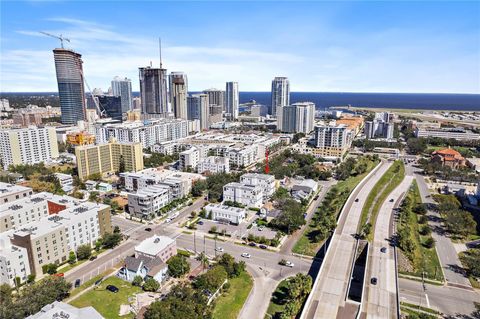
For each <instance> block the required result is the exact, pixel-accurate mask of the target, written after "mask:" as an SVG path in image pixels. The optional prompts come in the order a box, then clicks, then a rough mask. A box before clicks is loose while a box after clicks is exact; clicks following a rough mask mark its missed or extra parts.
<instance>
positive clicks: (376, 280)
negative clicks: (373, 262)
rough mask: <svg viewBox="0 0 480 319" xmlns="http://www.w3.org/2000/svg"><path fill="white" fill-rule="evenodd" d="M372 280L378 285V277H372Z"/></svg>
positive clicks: (373, 283)
mask: <svg viewBox="0 0 480 319" xmlns="http://www.w3.org/2000/svg"><path fill="white" fill-rule="evenodd" d="M370 282H371V283H372V285H376V284H377V282H378V279H377V277H372V279H370Z"/></svg>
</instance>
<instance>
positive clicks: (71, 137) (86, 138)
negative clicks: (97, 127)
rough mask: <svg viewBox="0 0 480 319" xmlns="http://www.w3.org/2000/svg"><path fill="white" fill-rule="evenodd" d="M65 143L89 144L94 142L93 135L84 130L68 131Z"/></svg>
mask: <svg viewBox="0 0 480 319" xmlns="http://www.w3.org/2000/svg"><path fill="white" fill-rule="evenodd" d="M66 137H67V143H68V144H70V145H91V144H94V143H95V135H93V134H90V133H88V132H85V131H81V132H68V133H67V136H66Z"/></svg>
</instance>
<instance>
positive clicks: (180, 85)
mask: <svg viewBox="0 0 480 319" xmlns="http://www.w3.org/2000/svg"><path fill="white" fill-rule="evenodd" d="M169 80H170V86H169V87H170V104H171V106H172V111H173V114H174V115H175V118H177V119H184V120H186V119H187V118H188V114H187V95H188V80H187V75H186V74H185V73H183V72H172V73H170V77H169Z"/></svg>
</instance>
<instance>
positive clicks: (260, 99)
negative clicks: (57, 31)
mask: <svg viewBox="0 0 480 319" xmlns="http://www.w3.org/2000/svg"><path fill="white" fill-rule="evenodd" d="M189 93H200V92H198V91H196V92H189ZM5 95H37V96H38V95H55V96H58V93H57V92H2V93H0V96H5ZM133 96H139V92H133ZM270 98H271V93H270V92H242V91H241V92H240V103H247V102H249V101H251V100H255V101H256V102H257V103H258V104H263V105H266V106H270V103H271V102H270ZM290 102H291V103H295V102H313V103H315V107H316V108H317V109H328V108H330V107H335V106H348V105H350V106H353V107H365V108H369V107H370V108H391V109H418V110H437V111H441V110H452V111H480V94H466V93H458V94H457V93H354V92H291V93H290Z"/></svg>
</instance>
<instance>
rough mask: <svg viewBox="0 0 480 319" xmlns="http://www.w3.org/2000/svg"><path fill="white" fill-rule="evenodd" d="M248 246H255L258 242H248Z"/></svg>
mask: <svg viewBox="0 0 480 319" xmlns="http://www.w3.org/2000/svg"><path fill="white" fill-rule="evenodd" d="M248 246H251V247H255V246H257V244H255V243H254V242H253V241H252V242H249V243H248Z"/></svg>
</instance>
